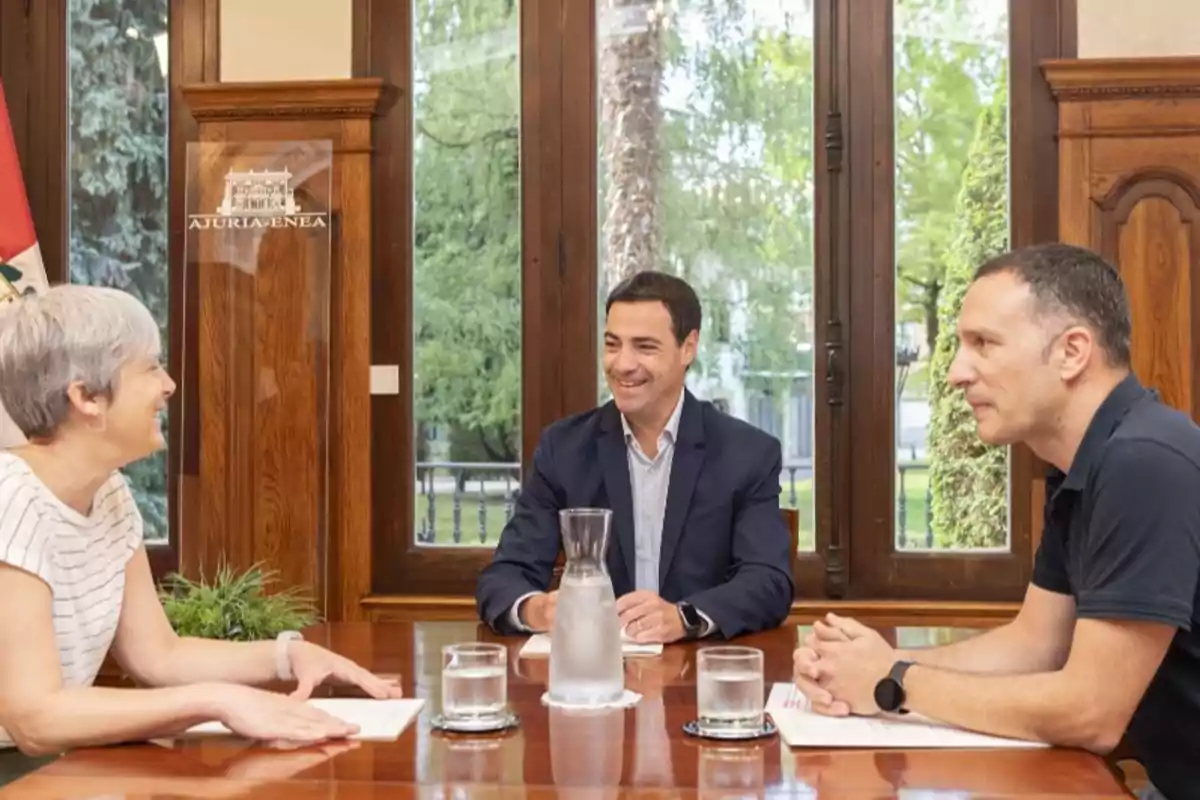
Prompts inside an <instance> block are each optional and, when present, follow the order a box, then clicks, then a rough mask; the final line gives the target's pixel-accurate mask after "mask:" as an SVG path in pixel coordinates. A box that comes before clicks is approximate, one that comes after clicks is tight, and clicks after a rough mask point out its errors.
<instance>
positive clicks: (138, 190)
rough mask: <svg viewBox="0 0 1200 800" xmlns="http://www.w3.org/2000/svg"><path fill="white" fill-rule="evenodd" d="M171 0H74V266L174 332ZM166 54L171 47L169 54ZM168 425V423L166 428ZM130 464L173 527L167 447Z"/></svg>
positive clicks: (153, 522) (75, 272)
mask: <svg viewBox="0 0 1200 800" xmlns="http://www.w3.org/2000/svg"><path fill="white" fill-rule="evenodd" d="M167 5H168V4H167V0H69V3H68V6H67V8H68V13H69V19H70V32H69V40H68V58H69V64H70V103H69V113H70V126H71V127H70V145H71V147H70V169H69V174H70V176H71V198H70V206H69V207H70V209H71V224H70V272H71V281H72V282H74V283H87V284H94V285H102V286H114V287H117V288H119V289H124V290H125V291H128V292H130V293H132V294H134V295H135V296H137V297H138V298H139V299H140V300H141V301H142V302H143V303H145V304H146V306H147V307H148V308H149V309H150V312H151V313H152V314H153V315H154V318H155V319H156V320H157V321H158V323H159V326H160V330H161V332H162V336H163V342H164V343H165V342H166V341H167V323H168V315H167V306H168V299H169V293H168V290H167V280H168V270H167V82H166V78H165V76H164V65H163V64H162V63H161V62H160V60H159V52H158V50H157V48H156V47H155V37H156V36H160V35H162V34H165V33H166V32H167ZM162 55H163V57H165V55H166V54H165V53H163V54H162ZM164 433H165V428H164ZM125 474H126V476H127V477H128V479H129V482H130V484H131V486H132V488H133V494H134V497H135V498H136V500H137V504H138V508H139V509H140V510H141V512H142V516H143V517H144V518H145V524H146V536H147V538H152V539H153V538H162V537H165V536H166V534H167V528H168V521H167V492H166V478H167V473H166V453H164V452H160V453H158V454H156V455H155V456H153V457H151V458H147V459H143V460H142V461H139V462H136V463H134V464H130V465H129V466H128V467H126V469H125Z"/></svg>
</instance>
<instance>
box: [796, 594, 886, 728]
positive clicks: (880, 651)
mask: <svg viewBox="0 0 1200 800" xmlns="http://www.w3.org/2000/svg"><path fill="white" fill-rule="evenodd" d="M898 659H899V657H898V655H897V653H896V649H895V648H894V647H892V646H891V645H890V644H888V643H887V641H886V640H884V638H883V637H882V636H881V635H880V634H879V633H878V631H875V630H872V629H871V628H868V627H867V626H866V625H863V624H862V623H861V622H858V621H857V620H853V619H849V618H847V617H839V616H838V615H837V614H827V615H826V616H825V619H824V620H817V621H816V622H814V623H813V626H812V631H811V632H810V633H809V634H808V635H807V636H806V637H805V638H804V641H803V642H802V643H801V645H800V647H799V648H798V649H797V650H796V653H795V656H794V658H793V676H794V678H795V681H796V686H797V688H799V689H800V691H801V692H803V693H804V695H805V696H806V697H807V698H808V699H809V702H810V703H811V704H812V710H813V711H815V712H817V713H819V714H826V715H829V716H834V717H844V716H847V715H849V714H860V715H864V716H870V715H874V714H878V713H879V706H878V705H876V703H875V686H876V684H877V683H878V682H879V680H880V679H881V678H883V677H885V676H886V675H887V674H888V672H889V671H890V670H891V668H892V665H893V664H895V663H896V661H897V660H898Z"/></svg>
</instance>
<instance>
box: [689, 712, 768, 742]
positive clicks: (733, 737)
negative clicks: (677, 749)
mask: <svg viewBox="0 0 1200 800" xmlns="http://www.w3.org/2000/svg"><path fill="white" fill-rule="evenodd" d="M775 731H776V728H775V723H774V722H773V721H772V720H771V718H770V717H764V718H763V726H762V727H761V728H759V729H758V730H740V731H728V732H726V733H701V732H700V720H698V719H694V720H691V721H690V722H685V723H684V724H683V732H684V733H686V734H687V735H688V736H695V737H696V738H697V739H719V740H721V741H725V742H745V741H750V740H751V739H764V738H766V737H768V736H774V735H775Z"/></svg>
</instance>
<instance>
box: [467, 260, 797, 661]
mask: <svg viewBox="0 0 1200 800" xmlns="http://www.w3.org/2000/svg"><path fill="white" fill-rule="evenodd" d="M700 317H701V310H700V302H699V300H698V299H697V297H696V294H695V292H694V291H693V290H692V288H691V287H690V286H689V285H688V284H687V283H686V282H684V281H683V280H681V279H679V278H676V277H674V276H671V275H667V274H664V273H659V272H640V273H637V274H636V275H634V276H632V277H630V278H628V279H626V280H625V281H624V282H622V283H621V284H620V285H619V286H617V287H616V288H615V289H614V290H613V292H612V293H611V294H610V295H609V297H608V302H607V310H606V325H605V336H604V372H605V378H606V380H607V382H608V386H609V388H610V390H611V391H612V394H613V400H611V401H610V402H608V403H605V404H604V405H602V406H600V407H599V408H596V409H592V410H590V411H587V412H584V413H582V414H578V415H575V416H572V417H568V418H567V419H564V420H560V421H559V422H556V423H554V424H553V425H551V426H550V427H549V428H547V429H546V430H545V431H544V432H543V434H542V437H541V440H540V441H539V443H538V446H537V450H536V452H535V453H534V457H533V463H532V464H531V465H530V467H529V469H528V471H527V473H526V476H525V479H524V482H523V485H522V490H521V494H520V497H519V498H518V501H517V506H516V509H515V512H514V514H513V517H512V519H510V520H509V522H508V524H507V525H506V526H505V528H504V531H503V533H502V534H501V536H500V542H499V544H498V545H497V547H496V553H495V557H494V558H493V560H492V563H491V564H489V565H488V566H487V567H486V568H485V569H484V570H483V572H482V573H480V576H479V581H478V584H477V586H476V590H475V597H476V602H477V605H478V609H479V614H480V617H481V618H482V619H483V621H484V622H485V623H487V624H488V625H489V626H490V627H491V628H492V629H493V630H495V631H497V632H498V633H517V632H523V631H545V630H549V629H550V627H551V626H552V624H553V620H554V606H555V598H556V592H549V591H548V589H549V587H550V583H551V577H552V570H553V568H554V564H555V561H556V559H557V557H558V553H559V549H560V544H561V538H560V532H559V520H558V512H559V511H560V510H561V509H565V508H581V507H591V508H609V509H612V512H613V518H612V531H611V536H610V542H609V548H608V554H607V566H608V570H609V574H610V576H611V578H612V582H613V590H614V593H615V594H616V596H617V612H618V614H619V615H620V617H621V622H622V624H623V626H624V627H625V631H626V633H627V634H628V635H629V636H631V637H632V638H633V639H635V640H636V641H639V642H664V643H666V642H673V641H677V640H680V639H694V638H700V637H703V636H709V635H720V636H723V637H725V638H731V637H734V636H737V635H739V634H744V633H750V632H753V631H759V630H764V629H767V628H772V627H775V626H777V625H779V624H781V623H782V622H783V621H784V619H785V618H786V617H787V615H788V612H789V610H790V608H791V604H792V596H793V592H794V586H793V583H792V575H791V571H790V564H791V558H790V552H789V551H790V548H791V546H792V545H791V537H790V536H789V534H788V530H787V526H786V525H785V524H784V521H783V517H782V514H781V512H780V508H779V491H780V486H779V475H780V469H781V466H782V464H781V462H782V456H781V450H780V445H779V441H778V440H777V439H775V437H773V436H771V435H769V434H767V433H765V432H763V431H761V430H759V429H758V428H755V427H753V426H752V425H749V424H747V423H745V422H742V421H741V420H738V419H735V418H734V417H731V416H729V415H727V414H724V413H722V412H721V411H719V410H718V409H717V408H716V407H715V406H713V405H712V404H711V403H708V402H703V401H700V400H697V399H696V398H695V397H694V396H693V395H692V394H691V392H689V391H687V390H686V389H685V387H684V379H685V376H686V373H687V369H688V367H689V366H690V364H691V363H692V361H693V360H694V359H695V357H696V344H697V341H698V339H699V335H700Z"/></svg>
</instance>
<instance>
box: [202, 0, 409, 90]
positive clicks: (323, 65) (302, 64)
mask: <svg viewBox="0 0 1200 800" xmlns="http://www.w3.org/2000/svg"><path fill="white" fill-rule="evenodd" d="M353 1H354V0H221V13H220V17H221V80H223V81H286V80H318V79H324V78H349V77H350V57H351V56H350V54H351V34H350V30H351V23H350V19H351V16H350V4H351V3H352V2H353ZM388 2H408V0H388Z"/></svg>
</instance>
